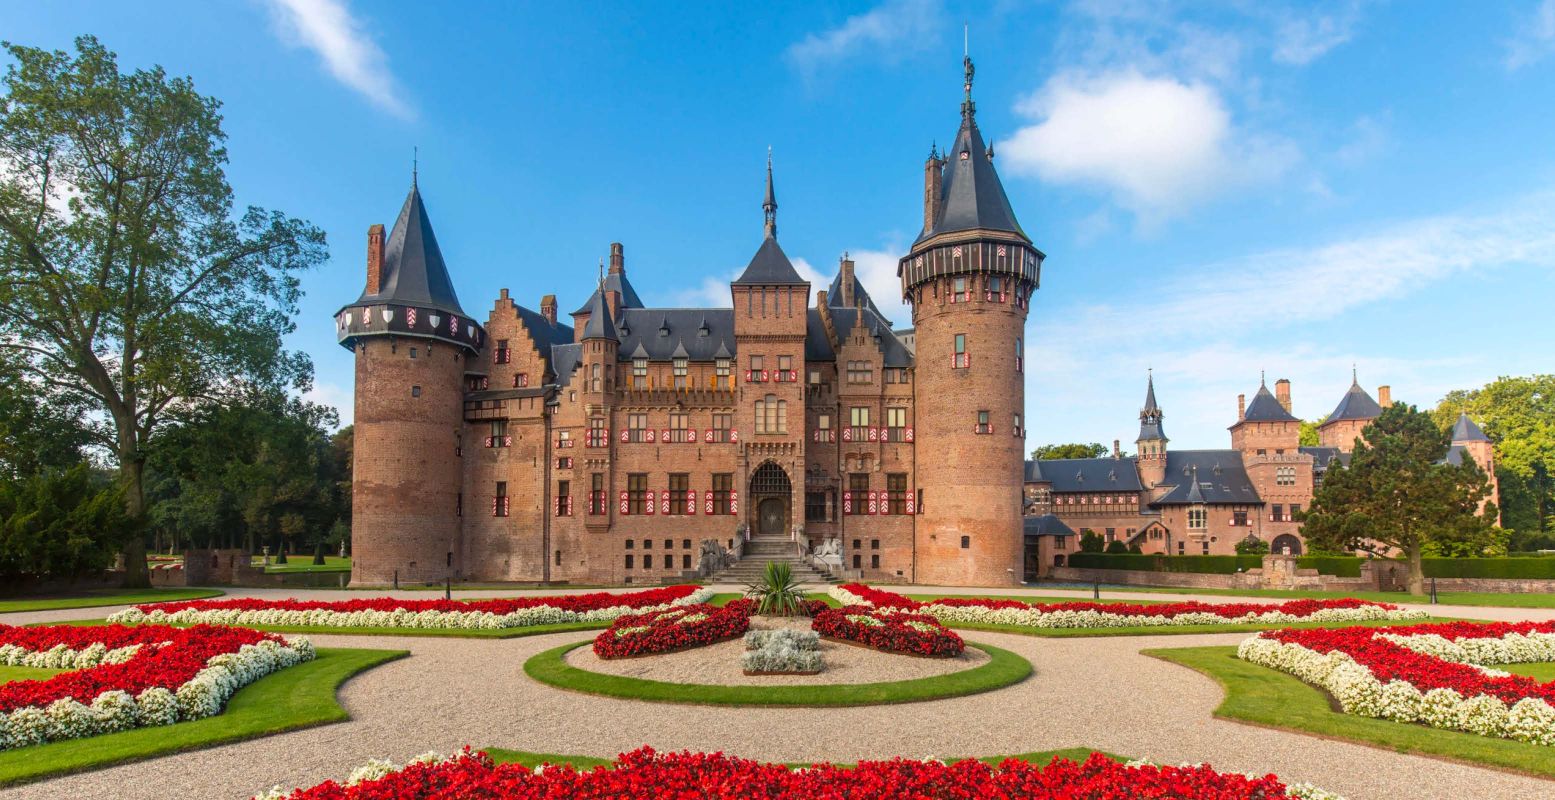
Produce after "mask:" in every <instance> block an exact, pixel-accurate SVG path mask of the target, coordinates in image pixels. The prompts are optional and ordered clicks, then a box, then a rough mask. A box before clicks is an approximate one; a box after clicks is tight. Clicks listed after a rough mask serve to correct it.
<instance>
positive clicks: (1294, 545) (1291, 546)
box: [1269, 533, 1301, 556]
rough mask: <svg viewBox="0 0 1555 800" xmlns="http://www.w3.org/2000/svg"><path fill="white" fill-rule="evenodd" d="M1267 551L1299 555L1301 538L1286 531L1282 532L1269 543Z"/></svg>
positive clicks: (1283, 554)
mask: <svg viewBox="0 0 1555 800" xmlns="http://www.w3.org/2000/svg"><path fill="white" fill-rule="evenodd" d="M1269 552H1271V553H1273V554H1275V555H1277V556H1299V555H1301V540H1300V539H1297V538H1296V537H1294V536H1292V535H1290V534H1288V533H1282V534H1280V535H1279V536H1276V537H1274V541H1272V542H1270V543H1269Z"/></svg>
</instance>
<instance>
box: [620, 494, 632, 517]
mask: <svg viewBox="0 0 1555 800" xmlns="http://www.w3.org/2000/svg"><path fill="white" fill-rule="evenodd" d="M621 513H622V514H623V515H626V514H631V513H632V495H631V494H630V493H629V492H625V491H623V492H621Z"/></svg>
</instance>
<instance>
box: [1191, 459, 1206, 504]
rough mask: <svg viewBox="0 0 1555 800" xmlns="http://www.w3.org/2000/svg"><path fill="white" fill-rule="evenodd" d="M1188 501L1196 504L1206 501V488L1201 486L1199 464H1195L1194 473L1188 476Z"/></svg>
mask: <svg viewBox="0 0 1555 800" xmlns="http://www.w3.org/2000/svg"><path fill="white" fill-rule="evenodd" d="M1188 502H1190V503H1196V504H1199V503H1203V502H1204V490H1203V489H1200V488H1199V468H1198V465H1194V467H1193V474H1192V475H1190V476H1189V478H1188Z"/></svg>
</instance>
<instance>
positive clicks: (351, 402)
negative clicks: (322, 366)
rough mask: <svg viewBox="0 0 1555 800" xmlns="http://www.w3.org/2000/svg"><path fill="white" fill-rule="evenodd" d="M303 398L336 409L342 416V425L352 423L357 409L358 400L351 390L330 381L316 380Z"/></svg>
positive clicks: (303, 394)
mask: <svg viewBox="0 0 1555 800" xmlns="http://www.w3.org/2000/svg"><path fill="white" fill-rule="evenodd" d="M302 399H304V400H306V401H308V402H310V403H317V404H319V405H321V406H329V407H330V408H333V409H335V411H336V412H337V413H338V414H339V416H340V424H341V425H350V424H351V418H352V416H353V414H354V413H355V411H356V401H355V399H354V398H353V397H352V394H351V390H350V389H348V388H346V387H344V386H341V385H339V384H335V383H330V382H328V381H320V380H315V381H314V382H313V385H312V386H310V387H308V390H307V391H305V392H303V393H302Z"/></svg>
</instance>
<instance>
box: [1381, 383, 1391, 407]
mask: <svg viewBox="0 0 1555 800" xmlns="http://www.w3.org/2000/svg"><path fill="white" fill-rule="evenodd" d="M1377 405H1379V406H1382V407H1383V408H1387V407H1389V406H1391V405H1393V387H1392V386H1378V387H1377Z"/></svg>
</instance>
